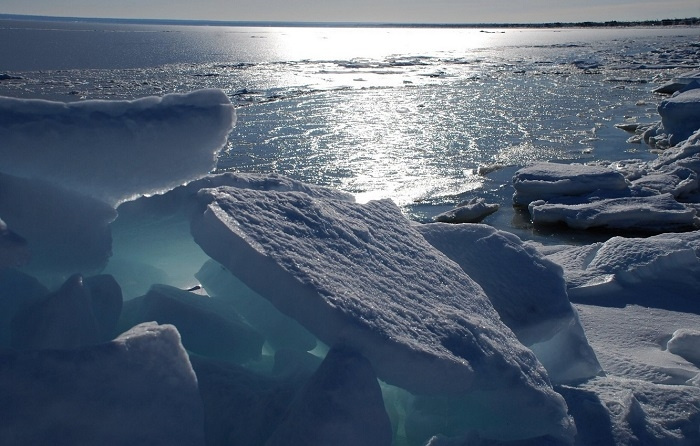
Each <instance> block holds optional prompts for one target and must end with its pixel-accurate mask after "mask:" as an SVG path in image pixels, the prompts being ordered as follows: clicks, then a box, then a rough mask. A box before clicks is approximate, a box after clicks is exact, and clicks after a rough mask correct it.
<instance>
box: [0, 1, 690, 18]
mask: <svg viewBox="0 0 700 446" xmlns="http://www.w3.org/2000/svg"><path fill="white" fill-rule="evenodd" d="M0 13H4V14H30V15H51V16H68V17H109V18H150V19H189V20H230V21H248V20H254V21H307V22H308V21H311V22H314V21H322V22H397V23H400V22H414V23H417V22H420V23H485V22H488V23H492V22H499V23H532V22H557V21H561V22H581V21H607V20H618V21H631V20H653V19H665V18H686V17H700V0H636V1H635V0H510V1H509V0H432V1H428V0H298V1H290V0H256V1H246V0H61V1H56V0H0Z"/></svg>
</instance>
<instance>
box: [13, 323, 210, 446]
mask: <svg viewBox="0 0 700 446" xmlns="http://www.w3.org/2000/svg"><path fill="white" fill-rule="evenodd" d="M0 395H2V399H3V404H2V405H0V420H2V422H1V424H2V428H1V429H0V443H1V444H8V445H10V444H27V445H28V444H95V443H99V444H101V445H107V446H117V445H125V444H133V445H136V444H187V445H193V446H196V445H204V429H203V425H204V420H203V410H202V402H201V398H200V396H199V393H198V392H197V378H196V376H195V374H194V372H193V371H192V367H191V366H190V362H189V360H188V358H187V354H186V353H185V350H184V349H183V348H182V345H181V344H180V337H179V336H178V333H177V331H176V330H175V329H174V328H173V327H172V326H168V325H161V326H158V325H156V324H144V325H140V326H138V327H135V328H134V329H133V330H130V331H129V332H127V333H124V334H123V335H121V336H120V337H119V338H117V339H116V340H114V341H112V342H110V343H108V344H101V345H97V346H93V347H87V348H84V349H80V350H44V351H33V352H22V353H2V354H0Z"/></svg>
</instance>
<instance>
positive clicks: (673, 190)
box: [630, 165, 698, 198]
mask: <svg viewBox="0 0 700 446" xmlns="http://www.w3.org/2000/svg"><path fill="white" fill-rule="evenodd" d="M630 189H631V190H633V191H636V192H637V193H639V194H640V195H650V194H666V193H670V194H671V195H673V196H674V197H675V198H678V197H682V196H688V195H691V194H693V193H695V192H696V191H697V190H698V174H697V173H696V172H695V171H693V170H691V169H688V168H686V167H682V166H678V165H672V166H661V167H659V168H658V169H654V170H649V171H647V172H646V174H645V175H643V176H642V177H640V178H639V179H637V180H635V181H632V182H631V184H630Z"/></svg>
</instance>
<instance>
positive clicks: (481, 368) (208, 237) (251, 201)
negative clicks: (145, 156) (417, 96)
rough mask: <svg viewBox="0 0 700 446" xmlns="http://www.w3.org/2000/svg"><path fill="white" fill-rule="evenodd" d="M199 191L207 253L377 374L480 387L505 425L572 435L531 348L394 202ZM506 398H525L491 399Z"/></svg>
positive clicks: (456, 389) (452, 387)
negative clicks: (354, 354) (366, 361)
mask: <svg viewBox="0 0 700 446" xmlns="http://www.w3.org/2000/svg"><path fill="white" fill-rule="evenodd" d="M200 198H201V201H202V204H206V205H207V207H206V210H205V211H204V212H203V213H202V214H201V215H199V216H196V217H195V218H194V219H193V222H192V234H193V236H194V238H195V241H196V242H197V243H198V244H199V245H200V246H202V248H203V249H204V250H205V252H207V253H208V254H209V255H210V256H211V257H213V258H214V259H215V260H217V261H219V262H220V263H221V264H223V265H224V266H226V267H227V268H228V269H229V270H230V271H231V272H233V273H234V274H235V275H236V276H237V277H239V278H240V279H241V280H242V281H243V282H245V283H246V284H247V285H248V286H250V287H251V288H252V289H254V290H255V291H257V292H258V293H260V294H261V295H263V296H264V297H266V298H267V299H269V300H270V301H271V302H273V304H274V305H275V306H276V307H278V309H279V310H281V311H282V312H283V313H286V314H288V315H289V316H291V317H293V318H295V319H296V320H298V321H299V322H300V323H301V324H302V325H304V326H305V327H306V328H307V329H309V331H311V332H312V333H314V334H315V335H316V336H318V337H319V338H320V339H321V340H322V341H323V342H325V343H326V344H327V345H329V346H343V345H345V346H348V347H350V348H353V349H355V350H357V351H358V352H360V353H361V354H362V355H363V356H365V357H367V359H369V360H370V362H371V363H372V365H373V367H374V368H375V370H376V372H377V376H379V377H380V379H383V380H385V381H387V382H389V383H392V384H395V385H398V386H400V387H404V388H406V389H407V390H409V391H412V392H414V393H420V394H451V395H453V396H459V395H462V396H465V397H468V396H469V395H473V398H474V401H475V402H474V404H476V407H481V408H484V409H485V410H489V411H492V415H493V416H494V417H496V418H495V419H497V420H501V421H499V423H497V424H499V425H501V426H502V423H513V425H517V426H518V428H517V429H515V430H514V431H510V432H508V433H507V434H508V435H518V434H520V435H522V436H524V437H525V438H529V437H535V436H539V435H545V434H549V435H553V436H556V437H560V438H561V437H567V438H568V437H569V436H570V435H571V432H572V426H571V425H570V424H569V421H568V417H567V415H566V407H565V405H564V404H563V403H562V400H561V398H560V397H559V395H557V394H556V393H554V392H553V391H552V390H551V387H550V385H549V380H548V379H547V376H546V373H545V371H544V369H543V368H542V366H541V365H540V364H539V362H538V361H537V360H536V358H535V357H534V355H533V354H532V352H530V351H529V350H527V349H526V348H524V347H523V346H522V344H520V343H519V342H518V341H517V339H516V338H515V336H514V335H513V333H512V332H511V331H510V330H509V329H508V328H507V327H506V326H505V325H503V324H502V323H501V322H500V320H499V318H498V314H497V313H496V311H495V310H494V309H493V307H492V306H491V304H490V302H489V301H488V298H487V297H486V296H485V295H484V293H483V291H482V290H481V288H480V287H479V286H478V285H477V284H475V283H474V282H473V281H472V280H471V279H470V278H469V277H468V276H467V275H466V274H465V273H464V271H462V270H461V269H460V268H459V266H458V265H456V264H455V263H453V262H452V261H450V260H449V259H447V258H446V257H444V255H442V254H441V253H440V252H439V251H437V250H435V249H434V248H432V247H431V246H430V245H429V244H428V243H427V242H426V241H425V239H424V238H423V237H422V236H421V235H420V234H419V233H417V232H416V230H415V229H414V228H413V227H412V225H410V224H409V223H408V222H407V221H406V219H405V218H404V217H403V215H402V214H401V212H400V210H399V209H398V208H397V207H396V206H395V205H394V204H393V203H391V202H389V201H373V202H369V203H367V204H365V205H360V204H355V203H349V202H345V201H337V200H320V199H316V198H314V197H312V196H310V195H307V194H304V193H296V192H287V193H279V192H272V191H269V192H260V191H254V190H241V189H235V188H227V187H221V188H216V189H209V190H204V191H202V192H200ZM468 392H471V393H468ZM502 398H507V399H508V400H509V401H511V402H513V401H517V404H512V405H508V404H505V405H500V404H499V405H496V406H494V405H493V402H494V401H495V400H498V401H500V400H501V399H502ZM487 407H488V409H486V408H487ZM524 407H527V409H526V410H524V409H519V408H524ZM498 417H502V418H498ZM491 427H492V428H493V430H492V432H491V433H492V434H493V435H499V434H500V435H502V434H504V432H503V429H498V428H495V427H493V426H491ZM514 432H515V433H514Z"/></svg>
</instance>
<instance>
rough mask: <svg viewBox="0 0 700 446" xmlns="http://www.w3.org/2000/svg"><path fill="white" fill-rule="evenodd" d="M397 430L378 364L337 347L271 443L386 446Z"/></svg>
mask: <svg viewBox="0 0 700 446" xmlns="http://www.w3.org/2000/svg"><path fill="white" fill-rule="evenodd" d="M391 433H392V432H391V423H390V422H389V416H388V415H387V413H386V410H385V409H384V401H383V400H382V392H381V390H380V388H379V383H378V382H377V376H376V375H375V373H374V370H373V369H372V365H371V364H370V363H369V361H367V359H366V358H364V357H363V356H362V355H359V354H358V353H356V352H354V351H352V350H348V349H344V348H333V349H331V350H330V351H329V352H328V354H327V355H326V358H325V359H324V360H323V362H322V363H321V366H320V367H319V368H318V370H317V371H316V373H315V374H314V375H313V376H312V377H311V378H310V380H309V382H308V383H307V384H306V385H305V386H304V389H302V391H301V393H300V395H299V396H298V397H297V398H296V400H295V401H294V402H293V403H292V405H291V406H290V408H289V413H288V414H287V416H286V417H285V419H284V421H283V422H282V423H281V425H280V426H279V427H278V428H277V430H275V432H274V433H273V434H272V436H271V437H270V438H269V439H268V441H267V442H266V443H265V446H324V445H330V444H332V445H338V446H356V445H367V446H386V445H389V444H391Z"/></svg>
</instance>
